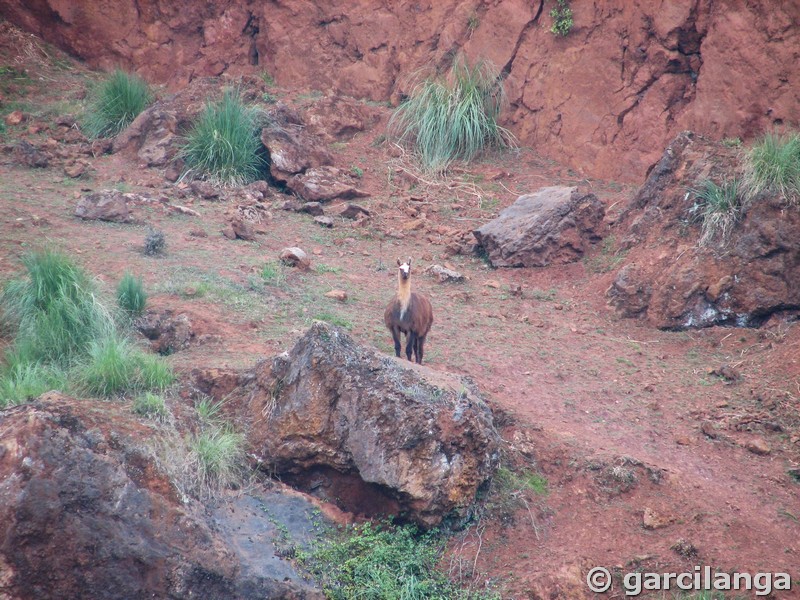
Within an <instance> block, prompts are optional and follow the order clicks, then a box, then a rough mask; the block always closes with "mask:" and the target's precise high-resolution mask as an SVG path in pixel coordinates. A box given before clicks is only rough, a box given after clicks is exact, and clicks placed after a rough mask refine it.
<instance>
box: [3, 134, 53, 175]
mask: <svg viewBox="0 0 800 600" xmlns="http://www.w3.org/2000/svg"><path fill="white" fill-rule="evenodd" d="M56 145H58V144H56ZM12 154H13V157H14V159H15V161H16V162H17V163H19V164H21V165H24V166H26V167H30V168H33V169H45V168H47V167H48V166H49V165H50V157H49V156H48V155H47V154H46V153H45V152H43V151H42V150H40V149H39V148H37V147H36V146H34V145H33V144H31V143H29V142H26V141H25V140H21V141H20V142H18V143H17V144H15V145H14V147H13V150H12Z"/></svg>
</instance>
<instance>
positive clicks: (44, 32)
mask: <svg viewBox="0 0 800 600" xmlns="http://www.w3.org/2000/svg"><path fill="white" fill-rule="evenodd" d="M550 8H551V5H550V4H548V3H545V2H543V0H539V1H536V2H530V1H528V0H506V1H503V2H493V3H486V2H478V1H477V0H473V1H470V2H461V1H457V0H442V1H437V2H428V3H418V4H415V5H414V7H413V9H410V8H409V7H408V6H406V5H405V4H402V3H392V2H388V3H387V2H384V3H381V2H371V1H368V0H361V1H359V2H349V3H341V2H339V3H311V2H308V1H307V0H286V1H283V2H262V3H248V2H243V1H241V0H221V1H219V2H214V3H206V4H203V5H202V6H198V5H197V4H196V3H192V2H189V1H188V0H177V1H174V0H170V1H169V2H167V1H166V0H154V1H153V2H149V3H147V5H146V6H142V4H141V3H140V2H136V1H134V0H121V1H117V0H114V1H112V0H76V1H74V2H68V3H67V2H63V1H56V0H40V1H37V2H29V1H27V0H5V1H4V2H3V3H2V4H1V5H0V15H2V16H4V17H5V18H7V19H8V20H10V21H12V22H13V23H16V24H18V25H20V26H22V27H23V28H25V29H27V30H29V31H32V32H34V33H36V34H38V35H40V36H42V37H43V38H45V39H46V40H47V41H49V42H51V43H55V44H58V45H59V46H61V47H62V48H64V49H66V50H68V51H69V52H71V53H73V54H75V55H77V56H79V57H81V58H82V59H84V60H86V61H88V62H89V63H90V64H92V65H94V66H97V67H102V68H114V67H116V66H120V65H122V66H124V67H126V68H129V69H134V70H136V71H138V72H139V73H140V74H142V75H144V76H145V77H146V78H147V79H148V80H150V81H153V82H166V83H168V84H169V85H171V86H173V87H176V88H177V87H181V86H183V85H185V84H186V83H187V82H189V81H191V80H193V79H197V78H198V77H203V76H217V75H221V74H223V73H226V74H229V75H232V76H234V77H235V76H239V75H242V74H247V75H258V74H260V73H262V72H268V73H269V74H270V75H271V76H272V77H274V79H275V80H276V81H277V83H278V84H280V85H286V86H291V87H295V88H306V89H316V90H322V91H331V92H333V93H337V94H344V95H348V96H354V97H356V98H363V99H369V100H373V101H386V100H392V101H397V100H399V99H400V98H402V96H403V94H404V93H407V92H408V89H409V87H410V80H411V79H412V75H413V74H414V73H417V72H419V70H420V69H421V68H423V67H427V68H430V67H431V66H433V67H434V68H441V67H444V66H446V64H447V61H448V60H449V59H451V58H452V56H453V55H454V53H455V52H458V51H463V52H465V53H466V54H467V55H468V56H469V57H471V58H478V57H483V58H486V59H489V60H491V61H492V62H493V63H494V64H495V65H497V67H498V68H499V69H500V70H502V72H503V73H504V75H506V78H505V81H506V88H507V92H508V96H509V100H510V106H511V110H510V111H508V112H507V113H506V114H505V115H504V118H505V122H504V123H503V124H504V125H506V126H508V127H510V128H511V129H512V130H513V132H514V133H515V134H516V135H517V137H518V138H519V139H520V141H521V142H522V143H523V144H525V145H528V146H533V147H536V148H537V151H539V152H542V153H544V154H546V155H547V156H548V157H549V158H552V159H556V160H558V161H560V162H563V163H567V164H569V165H570V166H572V167H573V169H576V170H578V171H579V172H581V173H583V174H586V175H591V176H595V177H603V178H608V179H616V180H623V181H634V182H637V183H638V182H640V181H641V180H642V178H643V177H644V174H645V172H646V170H647V169H648V168H649V167H650V166H651V165H652V164H653V163H655V162H656V161H657V160H658V157H659V155H660V152H661V149H663V148H664V147H665V146H666V144H667V143H668V142H669V141H670V140H671V139H673V138H674V137H675V135H676V134H677V133H678V132H680V131H681V130H684V129H692V130H694V131H697V132H699V133H706V134H709V135H713V136H719V138H724V137H741V138H743V139H748V138H751V137H753V136H755V135H757V134H759V133H761V132H762V131H764V130H766V129H769V128H770V127H772V126H774V125H778V124H781V123H797V122H798V121H800V105H798V103H797V98H796V94H795V90H796V89H797V87H798V85H800V63H799V62H798V61H797V59H796V58H797V57H796V56H795V52H796V48H797V46H798V43H800V42H799V41H798V39H799V36H800V27H798V14H800V7H798V3H797V0H791V1H789V2H782V3H777V4H776V3H774V2H768V1H767V0H754V1H752V2H744V1H743V0H733V1H732V2H728V3H726V4H725V6H724V8H723V7H720V6H719V5H718V3H715V2H713V1H712V0H699V1H698V2H681V3H670V4H669V5H668V6H667V5H665V4H664V3H663V2H656V1H655V0H644V1H641V2H637V3H633V4H630V3H624V4H620V3H619V2H610V1H608V0H601V1H599V2H592V3H582V2H576V3H573V4H572V6H571V8H572V11H573V17H574V26H573V28H572V30H571V32H570V33H569V35H567V36H566V37H564V38H562V37H557V36H554V35H553V34H552V33H550V31H549V28H550V25H551V24H552V19H551V18H550V16H549V10H550ZM120 40H124V43H120ZM731 82H736V85H731ZM343 117H346V118H343V119H342V127H341V128H340V129H339V130H340V132H341V133H340V134H341V135H347V132H348V131H349V130H350V125H348V124H347V123H348V122H353V123H356V124H357V125H358V124H359V123H360V121H361V119H360V117H359V116H355V118H351V117H348V116H346V115H343Z"/></svg>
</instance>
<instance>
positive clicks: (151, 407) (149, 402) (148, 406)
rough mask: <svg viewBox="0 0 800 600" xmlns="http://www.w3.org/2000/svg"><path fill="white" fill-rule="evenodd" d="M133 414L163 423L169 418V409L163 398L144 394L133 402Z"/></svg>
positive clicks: (147, 393)
mask: <svg viewBox="0 0 800 600" xmlns="http://www.w3.org/2000/svg"><path fill="white" fill-rule="evenodd" d="M133 412H135V413H136V414H137V415H139V416H142V417H146V418H148V419H153V420H155V421H160V422H162V423H163V422H164V421H166V420H167V419H168V418H169V409H168V408H167V404H166V402H164V398H163V397H162V396H159V395H158V394H152V393H150V392H145V393H144V394H141V395H139V396H136V398H134V400H133Z"/></svg>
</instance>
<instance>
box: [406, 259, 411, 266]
mask: <svg viewBox="0 0 800 600" xmlns="http://www.w3.org/2000/svg"><path fill="white" fill-rule="evenodd" d="M406 264H408V268H409V269H410V268H411V257H410V256H409V257H408V263H406Z"/></svg>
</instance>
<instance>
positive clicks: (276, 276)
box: [261, 261, 286, 285]
mask: <svg viewBox="0 0 800 600" xmlns="http://www.w3.org/2000/svg"><path fill="white" fill-rule="evenodd" d="M261 279H262V280H263V281H264V283H268V284H270V285H278V284H281V283H283V281H284V280H285V279H286V274H285V273H284V271H283V266H282V265H281V264H280V263H278V262H275V261H269V262H267V263H265V264H264V266H263V267H262V268H261Z"/></svg>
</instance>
